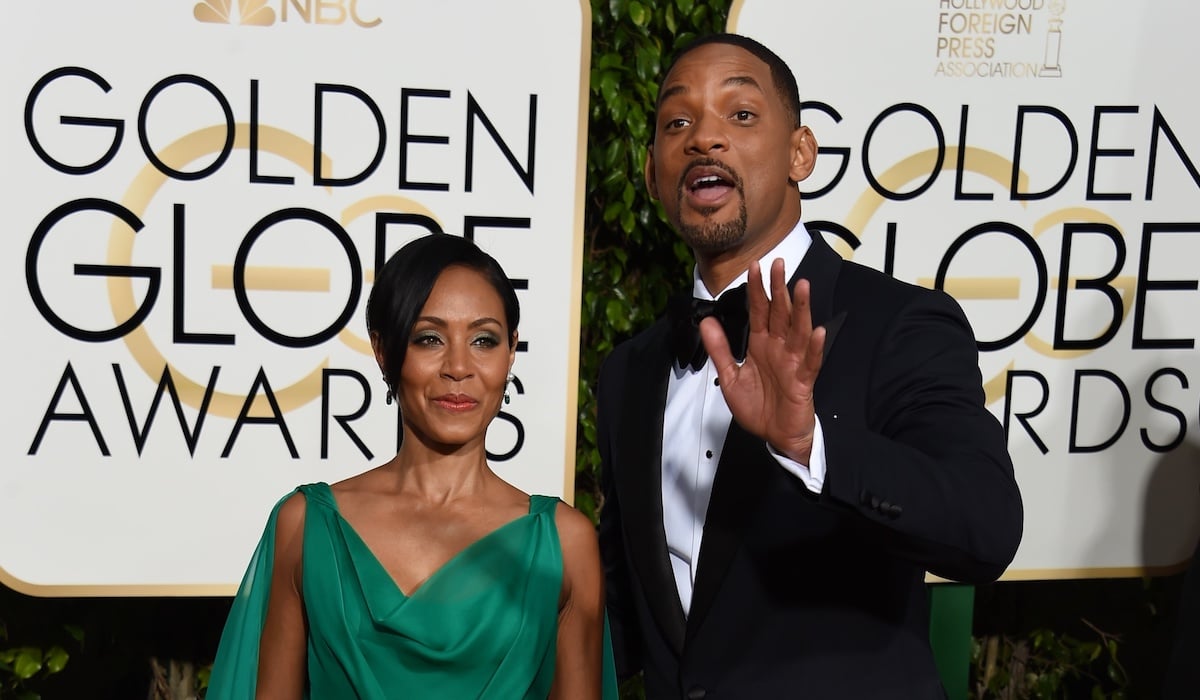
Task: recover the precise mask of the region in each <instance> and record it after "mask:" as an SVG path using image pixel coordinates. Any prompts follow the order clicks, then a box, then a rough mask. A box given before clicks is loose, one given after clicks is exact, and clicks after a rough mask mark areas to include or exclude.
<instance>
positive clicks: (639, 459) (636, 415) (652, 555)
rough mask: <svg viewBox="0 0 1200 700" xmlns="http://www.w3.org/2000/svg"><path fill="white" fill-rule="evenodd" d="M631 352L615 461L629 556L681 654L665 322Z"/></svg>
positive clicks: (660, 622)
mask: <svg viewBox="0 0 1200 700" xmlns="http://www.w3.org/2000/svg"><path fill="white" fill-rule="evenodd" d="M646 341H647V342H646V343H645V344H644V345H642V346H641V347H639V348H637V349H636V351H635V352H633V353H632V358H633V361H631V362H629V364H628V365H627V367H626V377H625V381H626V382H628V386H629V387H632V388H633V389H632V390H630V391H626V392H624V395H625V396H628V397H630V399H631V400H630V401H628V402H627V405H624V406H621V418H620V420H621V422H622V423H623V424H624V426H623V428H622V430H621V432H620V433H619V434H620V435H623V436H625V437H624V439H622V440H621V441H620V442H619V443H618V444H617V445H616V450H617V456H616V458H615V463H617V464H620V469H621V475H622V478H621V480H620V482H619V483H621V484H622V487H621V488H620V491H619V495H620V499H621V512H622V518H623V519H624V529H625V532H626V533H627V537H626V542H627V546H628V547H629V550H630V558H631V560H632V561H633V565H634V568H635V569H636V570H637V575H638V578H639V579H641V581H642V586H643V588H644V590H645V593H646V598H647V599H648V603H649V605H650V610H651V611H652V613H653V614H654V617H655V621H656V622H657V623H658V626H659V627H660V628H661V629H662V630H663V634H664V636H665V637H666V638H667V639H668V640H669V641H670V643H671V645H672V646H673V647H674V648H675V651H676V652H677V653H679V652H681V651H682V649H683V636H684V615H683V605H682V604H681V603H680V602H679V591H678V590H677V589H676V587H675V575H674V573H673V572H672V571H671V562H670V559H669V558H668V554H667V537H666V532H665V530H664V527H663V510H662V440H663V413H664V411H665V410H666V401H667V381H668V379H669V377H670V372H671V370H670V366H671V362H672V361H673V360H672V356H671V352H670V347H669V343H668V333H667V324H665V323H659V324H658V325H657V326H655V327H654V328H653V329H652V330H651V331H650V333H649V334H648V336H647V337H646Z"/></svg>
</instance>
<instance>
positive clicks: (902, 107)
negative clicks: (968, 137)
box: [862, 102, 946, 202]
mask: <svg viewBox="0 0 1200 700" xmlns="http://www.w3.org/2000/svg"><path fill="white" fill-rule="evenodd" d="M898 112H913V113H915V114H918V115H920V116H921V117H923V118H924V119H925V121H927V122H929V125H930V126H931V127H933V135H934V138H936V139H937V158H936V159H935V160H934V163H933V168H931V169H930V171H929V177H928V178H926V180H925V182H923V183H921V184H920V185H919V186H918V187H917V188H916V189H914V190H912V191H909V192H892V191H891V190H889V189H887V188H886V187H884V186H883V185H882V184H881V183H880V182H879V180H878V179H876V177H875V173H873V172H872V171H871V158H870V156H871V139H872V138H873V137H874V135H875V129H877V128H879V125H880V124H882V123H883V121H884V120H885V119H887V118H888V117H890V116H891V115H893V114H896V113H898ZM945 162H946V135H945V134H944V133H943V132H942V125H941V124H939V123H938V120H937V117H935V116H933V112H930V111H929V110H928V109H926V108H925V107H922V106H921V105H919V104H913V103H912V102H903V103H900V104H894V105H892V106H891V107H888V108H887V109H885V110H883V111H882V112H880V113H879V116H877V117H875V120H874V121H872V122H871V125H870V126H869V127H867V133H866V134H865V135H864V136H863V147H862V167H863V174H864V175H865V176H866V178H867V183H868V184H870V185H871V189H873V190H875V192H876V193H878V194H879V196H880V197H883V198H885V199H891V200H895V201H898V202H899V201H904V200H906V199H913V198H915V197H919V196H921V195H922V194H923V193H924V192H925V191H926V190H928V189H929V188H930V187H932V186H933V183H934V181H936V180H937V176H938V173H940V172H941V170H942V164H943V163H945Z"/></svg>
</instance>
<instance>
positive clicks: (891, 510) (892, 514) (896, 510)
mask: <svg viewBox="0 0 1200 700" xmlns="http://www.w3.org/2000/svg"><path fill="white" fill-rule="evenodd" d="M903 512H904V509H903V508H901V507H900V506H898V505H895V504H893V505H891V506H889V507H888V509H887V514H888V517H889V518H899V517H900V514H901V513H903Z"/></svg>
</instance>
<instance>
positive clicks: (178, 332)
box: [171, 204, 234, 345]
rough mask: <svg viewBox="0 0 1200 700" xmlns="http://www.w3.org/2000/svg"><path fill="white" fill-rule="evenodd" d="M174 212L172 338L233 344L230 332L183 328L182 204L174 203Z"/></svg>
mask: <svg viewBox="0 0 1200 700" xmlns="http://www.w3.org/2000/svg"><path fill="white" fill-rule="evenodd" d="M174 213H175V250H174V253H173V263H174V267H173V270H172V272H173V274H172V278H173V279H172V280H171V285H172V288H173V289H174V292H175V293H174V299H173V300H172V302H173V303H172V307H173V308H172V311H173V313H172V315H171V316H172V318H171V331H172V336H171V337H172V339H173V340H174V341H175V342H176V343H178V344H181V345H182V344H186V343H191V344H194V345H233V343H234V336H233V334H232V333H190V332H188V331H187V330H186V329H185V328H184V324H185V323H186V321H185V319H184V315H185V310H186V309H187V303H186V302H185V297H186V294H187V273H186V272H185V270H186V267H187V266H186V265H185V264H184V261H185V258H186V256H185V255H184V215H183V214H184V209H183V205H182V204H176V205H175V208H174Z"/></svg>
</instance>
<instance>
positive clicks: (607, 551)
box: [596, 359, 642, 680]
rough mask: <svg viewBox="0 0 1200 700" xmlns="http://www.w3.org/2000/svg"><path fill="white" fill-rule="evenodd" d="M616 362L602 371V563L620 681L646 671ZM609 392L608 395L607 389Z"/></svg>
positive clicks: (599, 419)
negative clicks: (623, 491) (622, 493)
mask: <svg viewBox="0 0 1200 700" xmlns="http://www.w3.org/2000/svg"><path fill="white" fill-rule="evenodd" d="M612 363H613V361H612V360H611V359H610V360H609V361H607V362H605V363H604V366H603V367H602V368H601V370H600V383H599V388H598V395H597V403H598V404H599V406H598V415H597V421H596V422H597V426H596V429H597V442H598V446H599V449H600V470H601V471H600V486H601V492H602V493H603V496H604V502H603V504H602V505H601V508H600V528H599V537H600V559H601V561H602V562H603V563H604V591H605V600H606V608H607V611H608V624H609V630H610V632H611V635H612V645H613V660H614V662H615V664H616V667H617V678H619V679H621V680H624V679H626V678H628V677H630V676H632V675H634V674H636V673H638V672H639V671H641V670H642V658H641V657H642V653H641V632H640V629H639V627H638V617H637V610H636V609H635V608H634V602H633V587H632V582H631V581H630V580H629V576H630V571H629V562H628V559H626V554H625V540H624V534H623V532H622V527H621V504H620V502H619V501H618V499H617V488H616V483H615V478H616V477H615V474H614V472H613V460H612V452H613V450H612V445H611V440H612V428H611V426H610V421H612V420H613V419H614V416H617V415H618V409H617V407H616V406H612V405H608V404H606V403H605V399H606V398H607V399H608V400H609V401H610V402H611V401H612V400H613V397H614V395H615V394H616V392H615V391H614V390H613V388H612V387H611V384H609V383H608V382H606V377H607V378H609V379H610V380H611V377H612V374H611V372H609V371H608V370H610V369H611V365H612ZM606 386H608V387H609V389H608V390H607V391H606V390H605V387H606Z"/></svg>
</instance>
